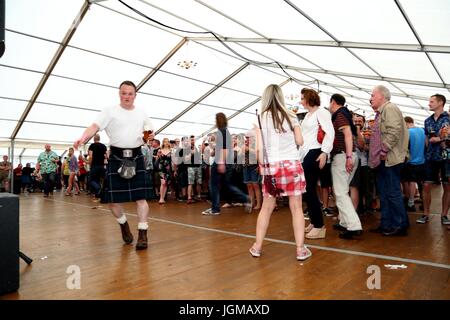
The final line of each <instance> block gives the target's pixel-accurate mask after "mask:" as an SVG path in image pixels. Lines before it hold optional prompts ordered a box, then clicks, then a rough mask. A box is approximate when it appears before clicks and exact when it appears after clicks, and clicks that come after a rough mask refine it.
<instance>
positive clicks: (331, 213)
mask: <svg viewBox="0 0 450 320" xmlns="http://www.w3.org/2000/svg"><path fill="white" fill-rule="evenodd" d="M322 212H323V213H324V215H325V216H327V217H332V216H334V213H333V212H331V210H330V208H324V209H322Z"/></svg>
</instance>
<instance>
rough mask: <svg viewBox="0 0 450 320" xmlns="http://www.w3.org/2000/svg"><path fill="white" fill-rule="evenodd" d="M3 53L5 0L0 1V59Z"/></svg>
mask: <svg viewBox="0 0 450 320" xmlns="http://www.w3.org/2000/svg"><path fill="white" fill-rule="evenodd" d="M4 53H5V0H0V58H1V57H2V56H3V54H4Z"/></svg>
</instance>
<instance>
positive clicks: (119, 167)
mask: <svg viewBox="0 0 450 320" xmlns="http://www.w3.org/2000/svg"><path fill="white" fill-rule="evenodd" d="M119 97H120V105H115V106H112V107H107V108H105V109H104V110H102V111H101V112H100V114H99V115H98V117H97V119H96V120H95V121H94V123H93V124H92V125H91V126H89V127H88V128H86V130H85V131H84V133H83V135H82V136H81V138H80V139H78V140H77V141H75V143H74V147H75V148H78V146H79V145H80V144H82V143H85V142H87V141H89V139H90V138H91V137H92V136H94V135H95V134H96V133H97V132H98V131H100V130H105V131H106V134H107V135H108V137H109V140H110V149H109V156H108V165H107V169H106V179H105V181H104V184H103V190H102V193H101V203H109V207H110V209H111V212H112V214H113V215H114V217H115V218H116V219H117V222H118V223H119V225H120V229H121V231H122V238H123V241H124V242H125V243H127V244H130V243H132V242H133V234H132V233H131V231H130V227H129V225H128V222H127V218H126V216H125V214H124V213H123V207H122V205H121V203H123V202H136V205H137V212H138V220H139V223H138V231H139V237H138V241H137V243H136V250H141V249H146V248H147V229H148V212H149V207H148V204H147V200H150V199H151V195H152V189H151V188H152V187H151V183H150V179H149V176H148V174H147V171H146V170H145V164H144V156H143V154H142V152H141V145H142V144H143V143H144V141H143V132H146V133H150V134H151V135H152V134H153V133H152V132H153V130H154V128H153V124H152V122H151V121H150V119H149V117H148V116H147V113H146V112H145V110H144V109H142V108H140V107H139V106H135V105H134V100H135V98H136V86H135V84H134V83H133V82H131V81H124V82H122V83H121V84H120V86H119ZM133 162H135V175H133V174H130V175H128V176H126V175H124V174H123V172H124V171H125V167H124V166H123V165H124V164H126V163H128V165H130V163H133ZM132 171H133V170H131V172H132Z"/></svg>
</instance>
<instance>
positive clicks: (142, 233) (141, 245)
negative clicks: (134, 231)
mask: <svg viewBox="0 0 450 320" xmlns="http://www.w3.org/2000/svg"><path fill="white" fill-rule="evenodd" d="M147 247H148V240H147V230H139V236H138V241H137V243H136V250H143V249H147Z"/></svg>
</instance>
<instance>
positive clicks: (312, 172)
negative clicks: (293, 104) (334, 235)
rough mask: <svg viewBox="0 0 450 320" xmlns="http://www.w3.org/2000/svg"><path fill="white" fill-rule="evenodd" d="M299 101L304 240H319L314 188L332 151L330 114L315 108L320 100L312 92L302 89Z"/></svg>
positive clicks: (322, 232) (319, 220) (322, 235)
mask: <svg viewBox="0 0 450 320" xmlns="http://www.w3.org/2000/svg"><path fill="white" fill-rule="evenodd" d="M301 99H302V100H301V103H302V105H303V107H305V109H306V110H308V113H307V114H306V115H305V118H304V120H303V121H302V132H303V137H304V145H303V154H304V155H305V156H304V158H303V162H302V164H303V168H304V170H305V178H306V195H305V200H306V204H307V205H308V213H309V216H310V219H311V223H310V224H309V225H308V227H307V228H306V232H307V234H306V236H305V237H306V238H307V239H323V238H325V233H326V229H325V226H324V223H323V215H322V209H321V205H320V202H319V198H318V197H317V191H316V187H317V182H318V180H319V176H320V170H322V169H323V168H324V167H325V164H326V162H327V158H328V156H329V154H330V152H331V150H332V149H333V141H334V127H333V123H332V121H331V114H330V112H328V111H327V110H325V109H322V108H319V106H320V97H319V94H318V93H317V92H316V91H314V90H313V89H307V88H303V89H302V91H301ZM319 125H320V127H321V128H322V130H323V131H324V133H325V136H324V137H323V141H322V142H319V141H318V132H319Z"/></svg>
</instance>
